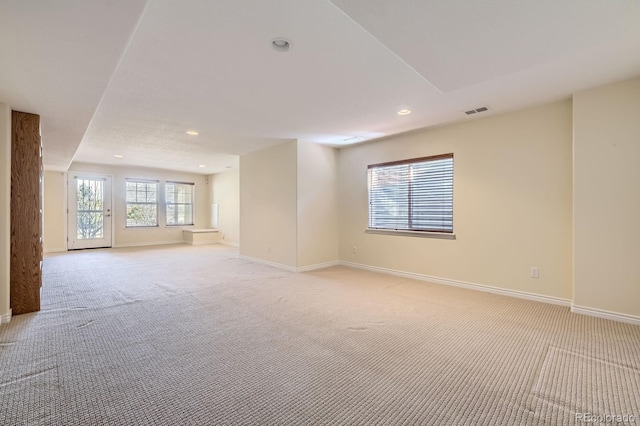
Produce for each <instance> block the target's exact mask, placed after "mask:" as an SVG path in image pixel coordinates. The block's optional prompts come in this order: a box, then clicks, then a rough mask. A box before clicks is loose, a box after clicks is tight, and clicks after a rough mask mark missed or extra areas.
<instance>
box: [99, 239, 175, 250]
mask: <svg viewBox="0 0 640 426" xmlns="http://www.w3.org/2000/svg"><path fill="white" fill-rule="evenodd" d="M167 244H184V241H182V240H179V241H177V240H173V241H154V242H150V243H126V244H114V245H112V246H111V248H125V247H144V246H163V245H167Z"/></svg>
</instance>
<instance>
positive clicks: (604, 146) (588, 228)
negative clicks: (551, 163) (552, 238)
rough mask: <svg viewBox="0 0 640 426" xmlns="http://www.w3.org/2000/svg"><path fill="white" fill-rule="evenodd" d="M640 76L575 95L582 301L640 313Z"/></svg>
mask: <svg viewBox="0 0 640 426" xmlns="http://www.w3.org/2000/svg"><path fill="white" fill-rule="evenodd" d="M639 111H640V78H635V79H632V80H627V81H623V82H620V83H615V84H610V85H607V86H602V87H598V88H595V89H592V90H586V91H583V92H578V93H576V94H574V97H573V122H574V139H573V144H574V147H573V150H574V188H573V200H574V286H573V304H574V306H576V307H582V308H589V309H595V310H600V311H609V312H615V313H621V314H626V315H631V316H634V317H640V303H638V301H639V300H640V262H638V260H639V259H638V256H639V254H640V220H639V219H640V189H639V188H640V119H639V117H640V116H639V115H638V114H639Z"/></svg>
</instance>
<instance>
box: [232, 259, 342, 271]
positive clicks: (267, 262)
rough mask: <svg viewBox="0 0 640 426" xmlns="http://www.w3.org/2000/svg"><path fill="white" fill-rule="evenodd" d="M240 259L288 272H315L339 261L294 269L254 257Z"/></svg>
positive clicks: (293, 267)
mask: <svg viewBox="0 0 640 426" xmlns="http://www.w3.org/2000/svg"><path fill="white" fill-rule="evenodd" d="M240 259H245V260H250V261H252V262H257V263H262V264H264V265H269V266H273V267H275V268H279V269H285V270H287V271H290V272H309V271H315V270H316V269H323V268H328V267H330V266H336V265H339V264H340V261H338V260H332V261H331V262H324V263H316V264H315V265H308V266H302V267H300V268H296V267H295V266H289V265H283V264H282V263H276V262H269V261H268V260H262V259H258V258H256V257H251V256H245V255H240Z"/></svg>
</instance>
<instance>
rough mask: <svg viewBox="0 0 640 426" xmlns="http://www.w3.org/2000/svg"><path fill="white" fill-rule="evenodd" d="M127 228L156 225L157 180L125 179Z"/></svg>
mask: <svg viewBox="0 0 640 426" xmlns="http://www.w3.org/2000/svg"><path fill="white" fill-rule="evenodd" d="M126 191H127V194H126V203H127V206H126V211H127V221H126V227H127V228H138V227H149V226H158V182H157V181H151V180H135V179H127V182H126Z"/></svg>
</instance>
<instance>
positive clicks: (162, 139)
mask: <svg viewBox="0 0 640 426" xmlns="http://www.w3.org/2000/svg"><path fill="white" fill-rule="evenodd" d="M561 3H562V4H558V3H557V2H552V1H546V0H545V1H540V2H524V1H518V2H513V1H504V0H503V1H495V0H494V1H489V0H482V1H475V2H463V1H461V0H455V1H451V2H436V1H421V2H417V1H409V0H399V1H395V2H392V3H391V2H385V1H382V0H367V1H364V0H334V1H329V0H273V1H270V2H244V1H233V0H216V1H211V0H191V1H188V2H179V1H175V0H149V1H147V2H143V1H141V0H139V1H116V2H109V1H106V0H103V1H93V2H90V3H86V2H83V1H81V0H63V1H57V2H55V4H53V2H20V1H15V0H14V1H8V0H2V1H0V61H1V62H2V64H1V65H2V66H1V67H0V101H3V102H6V103H9V104H10V105H11V106H12V107H13V108H14V109H20V110H25V111H27V112H33V113H37V114H40V115H42V130H43V140H44V145H45V151H44V154H45V158H44V161H45V167H47V168H48V169H59V170H65V169H66V168H67V167H68V165H69V164H70V162H71V161H72V160H75V161H82V162H93V163H109V164H121V165H130V166H136V165H138V166H147V167H160V168H168V169H174V170H183V171H191V172H197V173H215V172H217V171H220V170H224V168H225V167H228V166H232V167H235V166H236V165H237V164H238V163H237V156H238V155H242V154H245V153H248V152H251V151H255V150H257V149H260V148H264V147H268V146H272V145H274V144H278V143H281V142H284V141H287V140H293V139H299V140H305V141H311V142H318V143H326V144H331V145H335V146H340V145H343V144H345V140H346V139H351V138H357V139H355V140H362V141H366V140H370V139H374V138H379V137H383V136H388V135H392V134H396V133H400V132H406V131H410V130H414V129H419V128H424V127H429V126H434V125H438V124H442V123H446V122H452V121H458V120H468V119H473V118H474V117H467V116H466V115H464V113H463V112H464V111H466V110H468V109H472V108H476V107H480V106H487V107H489V112H486V113H484V114H483V115H490V114H495V113H501V112H505V111H509V110H513V109H520V108H525V107H528V106H531V105H535V104H541V103H547V102H551V101H555V100H559V99H564V98H568V97H570V96H571V94H572V93H573V92H575V91H577V90H582V89H585V88H590V87H594V86H598V85H601V84H605V83H609V82H612V81H616V80H621V79H625V78H628V77H632V76H634V75H638V74H640V55H638V54H637V52H638V51H640V25H635V23H637V22H640V2H638V1H636V0H621V1H617V2H602V1H595V0H567V1H563V2H561ZM276 37H285V38H287V39H289V40H290V41H291V44H292V46H293V47H292V49H291V50H290V51H289V52H287V53H281V52H276V51H275V50H273V49H272V48H271V41H272V40H273V39H274V38H276ZM405 107H408V108H410V109H412V110H413V113H412V114H410V115H408V116H398V115H397V114H396V112H397V111H398V110H399V109H401V108H405ZM187 130H197V131H198V132H199V135H198V136H189V135H187V134H186V131H187ZM115 154H119V155H123V156H124V157H123V158H115V157H114V155H115ZM199 165H205V166H206V167H204V168H201V167H199Z"/></svg>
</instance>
